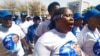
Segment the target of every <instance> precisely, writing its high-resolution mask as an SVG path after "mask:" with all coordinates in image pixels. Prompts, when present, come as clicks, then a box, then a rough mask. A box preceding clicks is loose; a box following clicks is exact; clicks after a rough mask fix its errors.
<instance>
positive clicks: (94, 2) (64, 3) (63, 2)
mask: <svg viewBox="0 0 100 56" xmlns="http://www.w3.org/2000/svg"><path fill="white" fill-rule="evenodd" d="M53 1H58V2H59V3H60V5H61V6H62V7H64V6H67V3H68V2H72V1H77V0H41V2H42V3H43V4H45V5H46V6H48V4H50V3H51V2H53ZM87 1H89V2H90V3H91V5H93V6H96V5H97V4H100V0H87Z"/></svg>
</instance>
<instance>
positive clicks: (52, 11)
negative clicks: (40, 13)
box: [34, 2, 60, 42]
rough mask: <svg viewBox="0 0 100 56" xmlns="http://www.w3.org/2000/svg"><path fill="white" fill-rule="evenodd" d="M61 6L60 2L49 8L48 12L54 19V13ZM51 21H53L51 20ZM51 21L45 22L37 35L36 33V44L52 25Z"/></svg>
mask: <svg viewBox="0 0 100 56" xmlns="http://www.w3.org/2000/svg"><path fill="white" fill-rule="evenodd" d="M59 6H60V4H59V3H58V2H52V3H51V4H50V5H49V6H48V12H49V14H50V16H51V17H52V16H53V14H54V12H55V11H56V10H57V9H58V8H59ZM50 20H51V19H50ZM50 20H45V21H43V22H42V23H41V24H40V25H39V26H38V27H37V29H36V33H35V37H34V42H36V41H37V39H38V38H39V37H40V36H41V35H42V34H43V33H45V32H47V31H48V30H49V29H48V26H49V24H50V22H51V21H50Z"/></svg>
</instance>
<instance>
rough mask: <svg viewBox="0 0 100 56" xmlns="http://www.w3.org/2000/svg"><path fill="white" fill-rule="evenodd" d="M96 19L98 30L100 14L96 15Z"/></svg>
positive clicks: (99, 27)
mask: <svg viewBox="0 0 100 56" xmlns="http://www.w3.org/2000/svg"><path fill="white" fill-rule="evenodd" d="M96 18H97V20H96V24H97V28H98V29H99V31H100V15H98V16H96Z"/></svg>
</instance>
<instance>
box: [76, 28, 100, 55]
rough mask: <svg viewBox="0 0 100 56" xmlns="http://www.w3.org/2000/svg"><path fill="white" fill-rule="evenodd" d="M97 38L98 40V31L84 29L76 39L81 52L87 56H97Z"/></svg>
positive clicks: (99, 35)
mask: <svg viewBox="0 0 100 56" xmlns="http://www.w3.org/2000/svg"><path fill="white" fill-rule="evenodd" d="M99 38H100V33H99V32H98V30H97V29H96V30H95V31H91V30H89V29H88V27H84V28H83V29H82V31H81V32H80V33H79V35H78V37H77V39H78V44H79V45H80V47H81V48H82V50H83V51H84V52H85V53H87V54H88V55H89V56H98V55H96V54H95V53H98V52H99V53H100V46H99V48H95V47H96V45H95V44H96V43H97V40H98V39H99ZM99 41H100V39H99ZM99 44H100V43H99ZM96 50H98V51H96ZM99 56H100V54H99Z"/></svg>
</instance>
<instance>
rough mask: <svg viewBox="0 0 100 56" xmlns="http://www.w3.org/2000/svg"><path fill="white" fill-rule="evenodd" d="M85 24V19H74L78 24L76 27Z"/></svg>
mask: <svg viewBox="0 0 100 56" xmlns="http://www.w3.org/2000/svg"><path fill="white" fill-rule="evenodd" d="M82 24H83V20H82V19H78V20H75V21H74V25H75V26H76V27H78V26H80V25H82Z"/></svg>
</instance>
